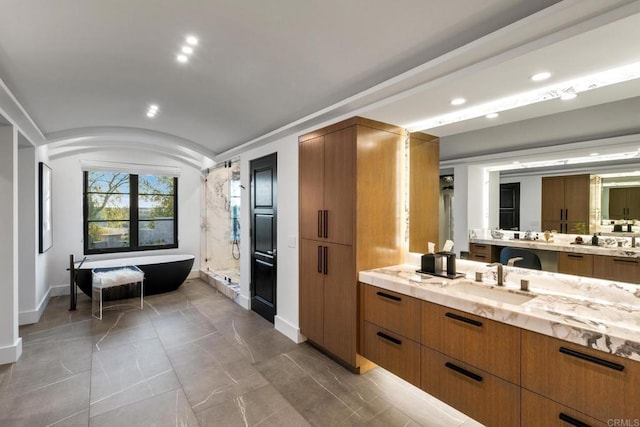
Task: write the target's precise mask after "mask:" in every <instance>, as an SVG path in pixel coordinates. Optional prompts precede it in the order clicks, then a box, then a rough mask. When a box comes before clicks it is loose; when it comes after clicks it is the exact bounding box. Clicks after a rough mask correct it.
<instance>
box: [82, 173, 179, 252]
mask: <svg viewBox="0 0 640 427" xmlns="http://www.w3.org/2000/svg"><path fill="white" fill-rule="evenodd" d="M96 171H97V170H96ZM89 172H94V171H87V170H85V171H83V172H82V174H83V175H82V190H83V191H82V212H83V215H82V228H83V241H84V244H83V246H84V255H98V254H111V253H119V252H142V251H155V250H164V249H176V248H178V177H176V176H174V177H173V243H172V244H169V245H153V246H140V245H139V227H140V219H139V212H138V201H139V197H140V196H139V188H138V176H139V175H155V176H163V175H162V174H154V173H142V174H137V173H128V175H129V246H128V247H119V248H100V249H92V248H89V223H90V221H89V203H88V195H89V191H88V190H89V188H88V185H89ZM100 172H102V171H100ZM104 172H107V171H104ZM164 176H167V175H164ZM145 195H146V194H145ZM156 221H157V220H156ZM160 221H163V220H160Z"/></svg>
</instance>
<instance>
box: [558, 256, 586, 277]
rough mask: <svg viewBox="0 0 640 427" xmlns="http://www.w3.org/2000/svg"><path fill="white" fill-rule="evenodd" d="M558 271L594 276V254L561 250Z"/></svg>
mask: <svg viewBox="0 0 640 427" xmlns="http://www.w3.org/2000/svg"><path fill="white" fill-rule="evenodd" d="M558 273H564V274H574V275H576V276H586V277H593V255H590V254H574V253H569V252H559V253H558Z"/></svg>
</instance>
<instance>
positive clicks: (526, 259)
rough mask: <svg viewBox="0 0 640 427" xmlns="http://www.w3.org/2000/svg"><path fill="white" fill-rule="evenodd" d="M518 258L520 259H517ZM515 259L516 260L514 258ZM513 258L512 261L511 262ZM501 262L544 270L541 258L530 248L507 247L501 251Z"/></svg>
mask: <svg viewBox="0 0 640 427" xmlns="http://www.w3.org/2000/svg"><path fill="white" fill-rule="evenodd" d="M515 258H518V259H515ZM514 259H515V260H514ZM509 260H512V262H509ZM500 264H503V265H513V266H514V267H519V268H530V269H532V270H542V264H541V263H540V258H539V257H538V255H536V254H535V253H534V252H532V251H530V250H528V249H522V248H511V247H506V248H503V249H502V250H501V251H500Z"/></svg>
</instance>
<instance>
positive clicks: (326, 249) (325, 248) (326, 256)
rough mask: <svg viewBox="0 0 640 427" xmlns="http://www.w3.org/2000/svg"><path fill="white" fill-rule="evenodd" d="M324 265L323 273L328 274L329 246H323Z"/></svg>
mask: <svg viewBox="0 0 640 427" xmlns="http://www.w3.org/2000/svg"><path fill="white" fill-rule="evenodd" d="M323 255H324V266H323V273H324V274H329V248H328V247H326V246H325V247H324V254H323Z"/></svg>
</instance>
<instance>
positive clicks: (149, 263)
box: [75, 254, 195, 299]
mask: <svg viewBox="0 0 640 427" xmlns="http://www.w3.org/2000/svg"><path fill="white" fill-rule="evenodd" d="M194 260H195V256H193V255H180V254H179V255H149V256H141V257H129V258H112V259H103V260H98V261H87V262H85V263H84V264H82V266H80V268H79V269H78V277H77V283H78V287H79V288H80V289H82V292H84V293H85V294H87V295H88V296H89V297H91V270H92V269H94V268H97V267H117V266H120V265H135V266H137V267H138V268H140V270H142V271H143V272H144V294H145V295H153V294H160V293H163V292H171V291H175V290H176V289H178V288H179V287H180V285H182V283H183V282H184V281H185V279H186V278H187V276H188V275H189V273H190V272H191V268H192V267H193V261H194ZM79 265H80V263H79V262H77V263H75V266H76V268H78V266H79ZM138 294H139V293H138ZM105 296H106V298H107V299H110V296H109V295H105ZM113 297H116V296H115V295H113ZM121 297H122V295H119V296H118V298H121Z"/></svg>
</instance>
